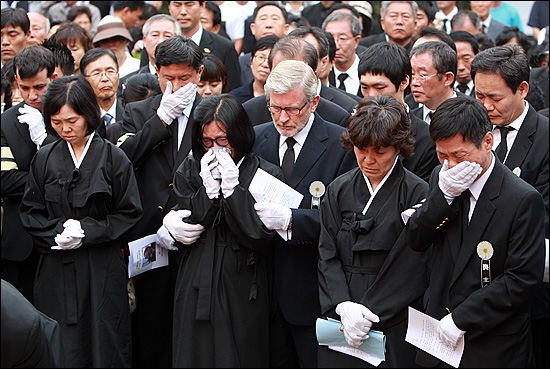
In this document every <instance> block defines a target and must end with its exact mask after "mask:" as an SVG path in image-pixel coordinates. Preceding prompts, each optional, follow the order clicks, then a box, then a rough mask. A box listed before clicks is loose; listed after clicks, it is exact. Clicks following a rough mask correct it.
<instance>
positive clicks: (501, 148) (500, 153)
mask: <svg viewBox="0 0 550 369" xmlns="http://www.w3.org/2000/svg"><path fill="white" fill-rule="evenodd" d="M497 128H498V129H500V144H499V145H498V147H497V149H496V154H497V157H498V158H499V160H500V162H501V163H504V159H505V158H506V153H508V143H507V142H506V137H507V136H508V132H510V131H511V130H513V129H514V128H512V127H508V126H505V127H503V126H497Z"/></svg>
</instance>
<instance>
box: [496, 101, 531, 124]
mask: <svg viewBox="0 0 550 369" xmlns="http://www.w3.org/2000/svg"><path fill="white" fill-rule="evenodd" d="M523 103H524V104H525V107H524V108H523V112H522V113H521V114H520V116H519V117H517V118H516V119H515V120H514V121H513V122H512V123H510V124H508V125H507V126H506V127H512V128H514V129H515V130H516V131H519V129H520V128H521V125H522V124H523V121H524V120H525V116H526V115H527V113H528V112H529V102H527V100H523ZM495 128H496V127H495Z"/></svg>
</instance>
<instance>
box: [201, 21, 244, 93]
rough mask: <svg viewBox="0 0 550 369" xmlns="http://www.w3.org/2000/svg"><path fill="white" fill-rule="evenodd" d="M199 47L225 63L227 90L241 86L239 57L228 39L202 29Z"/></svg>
mask: <svg viewBox="0 0 550 369" xmlns="http://www.w3.org/2000/svg"><path fill="white" fill-rule="evenodd" d="M199 47H200V48H201V50H202V51H203V52H204V53H205V54H210V53H212V54H214V55H216V56H217V57H218V58H220V60H221V62H222V63H223V65H225V69H227V81H228V90H227V91H231V90H233V89H234V88H237V87H240V86H241V68H240V67H239V57H238V55H237V52H236V51H235V46H234V45H233V43H232V42H231V41H230V40H228V39H226V38H225V37H222V36H220V35H217V34H215V33H212V32H208V31H207V30H205V29H204V30H203V33H202V37H201V42H200V44H199Z"/></svg>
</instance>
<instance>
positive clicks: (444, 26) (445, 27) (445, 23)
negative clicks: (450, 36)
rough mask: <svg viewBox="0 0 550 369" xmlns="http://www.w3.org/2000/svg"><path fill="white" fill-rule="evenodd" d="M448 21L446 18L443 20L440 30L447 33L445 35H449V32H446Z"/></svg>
mask: <svg viewBox="0 0 550 369" xmlns="http://www.w3.org/2000/svg"><path fill="white" fill-rule="evenodd" d="M448 21H449V20H448V19H447V18H445V19H443V26H442V27H441V29H442V30H443V31H445V32H447V33H449V32H448V31H447V22H448Z"/></svg>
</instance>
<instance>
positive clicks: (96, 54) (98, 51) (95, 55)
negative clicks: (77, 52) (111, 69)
mask: <svg viewBox="0 0 550 369" xmlns="http://www.w3.org/2000/svg"><path fill="white" fill-rule="evenodd" d="M103 55H109V56H110V57H111V59H113V61H114V62H115V64H116V69H117V70H118V68H119V67H118V60H117V58H116V55H115V53H114V52H113V51H112V50H109V49H104V48H102V47H96V48H94V49H92V50H89V51H86V54H84V56H82V59H80V73H81V74H83V75H84V74H86V67H87V66H88V64H90V63H91V62H93V61H95V60H97V59H99V58H101V57H102V56H103Z"/></svg>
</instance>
